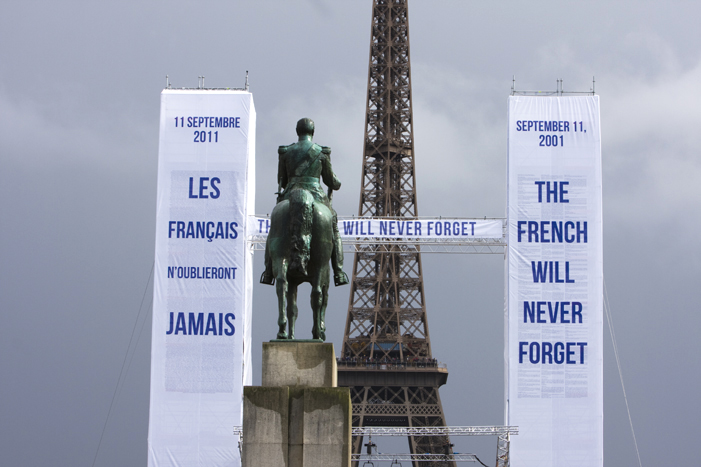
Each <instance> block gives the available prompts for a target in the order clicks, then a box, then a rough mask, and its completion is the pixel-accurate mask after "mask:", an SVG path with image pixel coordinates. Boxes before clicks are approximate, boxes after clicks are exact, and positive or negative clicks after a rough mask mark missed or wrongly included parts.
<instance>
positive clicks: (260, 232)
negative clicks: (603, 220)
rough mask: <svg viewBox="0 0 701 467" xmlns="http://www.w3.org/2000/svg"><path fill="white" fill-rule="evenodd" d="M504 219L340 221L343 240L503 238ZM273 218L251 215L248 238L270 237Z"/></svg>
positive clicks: (356, 218) (377, 219)
mask: <svg viewBox="0 0 701 467" xmlns="http://www.w3.org/2000/svg"><path fill="white" fill-rule="evenodd" d="M503 225H504V221H503V220H502V219H461V218H439V217H435V218H422V219H421V218H406V219H397V218H391V219H390V218H385V219H383V218H362V217H354V218H346V219H339V220H338V230H339V232H340V233H341V238H358V237H363V238H402V239H406V238H443V239H453V240H458V239H473V238H503V237H504V228H503ZM269 229H270V218H268V217H262V216H249V218H248V235H249V236H267V235H268V230H269Z"/></svg>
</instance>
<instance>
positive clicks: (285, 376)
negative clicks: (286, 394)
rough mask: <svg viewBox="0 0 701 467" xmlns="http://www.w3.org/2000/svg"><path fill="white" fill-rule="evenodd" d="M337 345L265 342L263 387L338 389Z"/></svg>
mask: <svg viewBox="0 0 701 467" xmlns="http://www.w3.org/2000/svg"><path fill="white" fill-rule="evenodd" d="M336 378H337V376H336V355H335V354H334V349H333V344H326V343H318V344H317V343H311V342H294V341H291V342H263V378H262V381H261V382H262V383H263V386H308V387H319V388H335V387H336V386H337V382H336V381H337V379H336Z"/></svg>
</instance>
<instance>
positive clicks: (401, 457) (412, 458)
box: [351, 453, 477, 462]
mask: <svg viewBox="0 0 701 467" xmlns="http://www.w3.org/2000/svg"><path fill="white" fill-rule="evenodd" d="M351 461H357V462H372V461H397V462H477V457H476V456H475V455H474V454H459V453H454V454H448V455H446V454H407V453H401V454H351Z"/></svg>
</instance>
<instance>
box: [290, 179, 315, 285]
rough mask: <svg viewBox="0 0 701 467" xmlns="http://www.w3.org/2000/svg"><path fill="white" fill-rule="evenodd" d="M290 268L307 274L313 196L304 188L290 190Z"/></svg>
mask: <svg viewBox="0 0 701 467" xmlns="http://www.w3.org/2000/svg"><path fill="white" fill-rule="evenodd" d="M288 199H289V201H290V244H291V245H290V246H291V248H292V251H291V252H290V266H289V268H290V270H292V271H297V272H299V273H301V274H304V275H306V274H307V264H309V257H310V254H311V253H310V248H311V243H312V221H313V215H314V212H313V211H314V197H313V196H312V195H311V193H309V192H308V191H306V190H292V192H291V193H290V197H289V198H288Z"/></svg>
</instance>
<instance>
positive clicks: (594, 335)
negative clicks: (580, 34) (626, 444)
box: [506, 96, 603, 467]
mask: <svg viewBox="0 0 701 467" xmlns="http://www.w3.org/2000/svg"><path fill="white" fill-rule="evenodd" d="M508 119H509V133H508V137H509V141H508V177H507V178H508V188H507V190H508V195H507V198H508V201H507V203H508V206H507V216H508V256H507V261H506V263H507V264H506V268H507V286H508V294H507V303H506V341H507V352H506V354H507V355H506V358H507V362H506V364H507V382H506V386H507V393H506V398H507V400H506V404H507V405H506V417H507V420H506V422H507V424H509V425H516V426H518V427H519V434H518V435H516V436H513V437H512V438H511V446H510V460H511V465H512V466H513V467H536V466H537V467H555V466H557V467H560V466H568V467H585V466H586V467H595V466H596V467H601V466H603V365H602V346H603V334H602V333H603V328H602V323H603V263H602V256H603V254H602V224H601V219H602V204H601V197H602V190H601V182H602V180H601V178H602V176H601V134H600V125H599V97H598V96H581V97H560V96H558V97H530V96H529V97H526V96H512V97H510V98H509V116H508Z"/></svg>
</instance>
